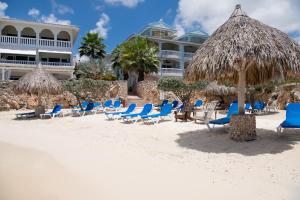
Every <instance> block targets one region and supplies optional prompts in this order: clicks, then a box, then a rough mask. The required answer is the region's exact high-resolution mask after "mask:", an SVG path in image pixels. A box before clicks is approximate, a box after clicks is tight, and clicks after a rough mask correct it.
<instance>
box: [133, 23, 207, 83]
mask: <svg viewBox="0 0 300 200" xmlns="http://www.w3.org/2000/svg"><path fill="white" fill-rule="evenodd" d="M135 36H142V37H146V38H148V39H149V40H151V41H153V42H155V43H157V45H158V47H159V53H158V57H159V60H160V75H161V76H177V77H182V76H183V74H184V69H185V68H186V67H187V66H188V65H189V63H190V62H191V60H192V58H193V55H194V53H195V52H196V51H197V49H198V48H199V47H200V45H201V44H202V43H203V42H204V41H205V40H206V39H207V38H208V34H206V33H204V32H202V31H193V32H188V33H186V34H184V35H182V36H179V37H178V36H176V30H174V29H173V28H172V27H171V26H169V25H167V24H166V23H165V22H163V20H160V21H158V22H154V23H150V24H148V25H147V26H146V27H145V28H144V30H143V31H142V32H141V33H139V34H134V35H131V36H130V37H129V39H131V38H133V37H135Z"/></svg>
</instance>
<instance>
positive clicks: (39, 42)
mask: <svg viewBox="0 0 300 200" xmlns="http://www.w3.org/2000/svg"><path fill="white" fill-rule="evenodd" d="M0 43H1V44H6V45H25V46H28V45H30V46H40V47H57V48H71V47H72V44H71V42H70V41H60V40H58V41H56V43H55V40H48V39H36V38H26V37H20V38H19V37H16V36H6V35H1V36H0Z"/></svg>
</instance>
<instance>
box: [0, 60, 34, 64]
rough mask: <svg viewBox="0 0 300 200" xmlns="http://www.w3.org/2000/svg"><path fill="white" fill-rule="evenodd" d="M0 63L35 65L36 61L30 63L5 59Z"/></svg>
mask: <svg viewBox="0 0 300 200" xmlns="http://www.w3.org/2000/svg"><path fill="white" fill-rule="evenodd" d="M0 63H5V64H21V65H35V64H36V62H35V61H28V60H5V59H0Z"/></svg>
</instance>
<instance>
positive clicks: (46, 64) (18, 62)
mask: <svg viewBox="0 0 300 200" xmlns="http://www.w3.org/2000/svg"><path fill="white" fill-rule="evenodd" d="M0 63H2V64H14V65H23V66H24V67H26V65H31V66H27V67H32V65H33V66H36V62H35V61H28V60H5V59H0ZM41 65H42V66H44V67H50V68H51V67H55V68H56V67H58V68H59V67H68V68H69V67H73V66H72V64H71V63H62V62H41Z"/></svg>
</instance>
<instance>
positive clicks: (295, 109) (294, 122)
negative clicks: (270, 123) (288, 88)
mask: <svg viewBox="0 0 300 200" xmlns="http://www.w3.org/2000/svg"><path fill="white" fill-rule="evenodd" d="M287 128H300V103H289V104H288V105H287V107H286V117H285V120H284V121H283V122H282V123H281V124H280V125H279V126H278V127H277V133H278V134H280V133H282V132H283V129H287Z"/></svg>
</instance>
